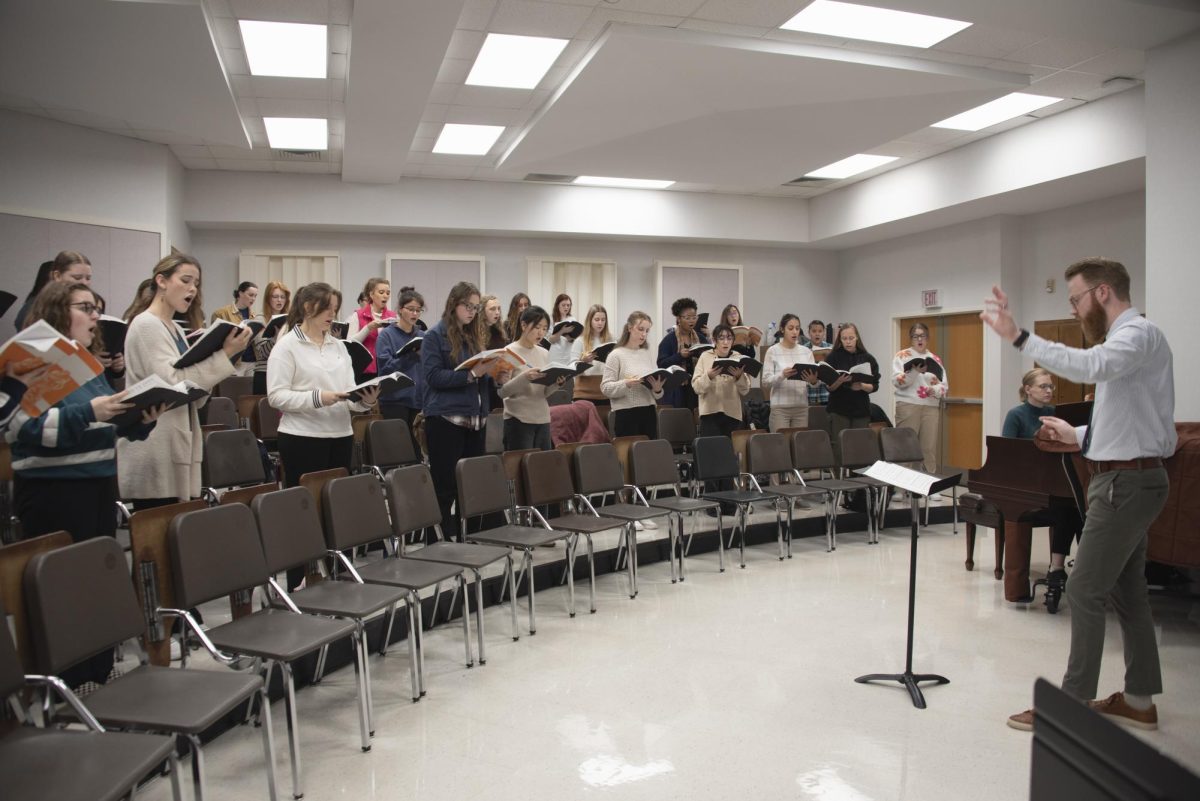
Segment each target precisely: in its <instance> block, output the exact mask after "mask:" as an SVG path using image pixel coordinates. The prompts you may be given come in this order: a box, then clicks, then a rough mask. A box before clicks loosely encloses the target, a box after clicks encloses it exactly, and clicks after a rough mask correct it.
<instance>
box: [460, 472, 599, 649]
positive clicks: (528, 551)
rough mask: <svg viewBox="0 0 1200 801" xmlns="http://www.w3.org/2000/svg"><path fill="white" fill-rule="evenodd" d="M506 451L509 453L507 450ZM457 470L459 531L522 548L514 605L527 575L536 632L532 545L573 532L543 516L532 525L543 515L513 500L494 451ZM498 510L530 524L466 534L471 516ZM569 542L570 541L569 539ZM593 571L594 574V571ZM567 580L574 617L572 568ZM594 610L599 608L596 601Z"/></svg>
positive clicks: (532, 626) (532, 629) (531, 620)
mask: <svg viewBox="0 0 1200 801" xmlns="http://www.w3.org/2000/svg"><path fill="white" fill-rule="evenodd" d="M505 455H506V456H507V455H508V454H505ZM454 471H455V477H456V478H457V479H458V510H459V514H458V516H459V521H460V524H459V525H460V526H461V528H462V530H461V532H460V533H461V536H462V537H463V539H464V540H466V541H467V542H478V543H482V544H484V545H496V546H499V547H501V548H508V549H510V550H514V551H515V550H518V549H519V550H520V551H521V575H520V576H519V577H518V578H517V579H516V580H515V581H513V582H512V583H511V584H510V588H511V592H512V602H513V604H514V608H515V605H516V602H517V596H516V592H517V588H518V587H520V585H521V579H522V578H524V577H525V576H528V577H529V633H530V635H533V634H537V617H536V613H535V611H534V608H535V603H534V600H533V596H534V595H535V592H534V585H533V549H534V548H537V547H538V546H540V545H553V544H554V543H556V542H558V541H559V540H570V538H571V537H572V536H573V535H572V534H571V533H570V532H567V531H558V530H555V529H552V528H550V526H549V525H548V524H545V521H544V519H542V520H541V522H542V525H533V522H532V521H533V519H534V518H539V519H541V515H540V514H539V513H538V512H537V510H536V509H534V508H532V507H530V506H525V505H523V504H518V503H517V502H515V501H514V500H513V497H514V496H513V493H514V490H513V489H512V488H511V485H510V482H509V479H508V476H507V475H506V473H505V470H504V464H503V462H502V461H501V459H500V457H498V456H496V455H494V454H492V455H489V456H475V457H472V458H469V459H459V460H458V464H457V465H455V467H454ZM497 512H505V513H508V514H511V515H513V516H514V517H515V518H517V519H518V521H519V519H520V517H521V516H525V517H526V522H527V525H517V524H514V523H512V522H509V523H506V524H505V525H502V526H497V527H495V528H490V529H487V530H486V531H479V532H476V533H474V534H467V520H469V519H470V518H472V517H481V516H485V515H492V514H495V513H497ZM568 545H570V543H569V542H568ZM568 561H570V560H568ZM510 571H511V568H510ZM510 575H511V572H510ZM593 575H595V573H594V572H593ZM567 581H568V584H569V586H570V589H569V596H570V601H569V608H568V613H569V614H570V615H571V617H575V578H574V575H573V574H572V572H571V571H570V570H568V571H567ZM501 599H503V593H501ZM592 611H593V612H594V611H596V610H595V605H594V604H593V609H592Z"/></svg>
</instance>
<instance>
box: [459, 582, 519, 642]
mask: <svg viewBox="0 0 1200 801" xmlns="http://www.w3.org/2000/svg"><path fill="white" fill-rule="evenodd" d="M471 572H472V573H473V574H474V575H475V637H476V639H477V640H478V641H479V664H481V665H486V664H487V654H486V653H485V652H484V650H483V577H482V576H480V575H479V571H478V570H472V571H471ZM466 593H467V588H466V587H465V586H464V587H463V595H464V596H465V595H466ZM466 613H467V610H466V608H465V607H464V608H463V614H464V615H465V614H466ZM513 630H514V631H516V627H515V626H514V627H513Z"/></svg>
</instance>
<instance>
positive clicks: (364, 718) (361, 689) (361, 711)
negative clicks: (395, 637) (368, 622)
mask: <svg viewBox="0 0 1200 801" xmlns="http://www.w3.org/2000/svg"><path fill="white" fill-rule="evenodd" d="M350 639H351V640H352V644H353V647H354V694H355V695H357V696H358V737H359V747H360V748H362V750H363V751H364V752H365V751H370V750H371V732H370V729H371V725H370V722H369V720H370V717H371V713H370V711H369V709H368V707H369V704H370V702H369V701H368V700H367V685H366V666H367V663H366V659H364V658H363V652H364V648H363V640H362V632H361V631H355V632H354V634H352V635H350Z"/></svg>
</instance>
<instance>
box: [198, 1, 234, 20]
mask: <svg viewBox="0 0 1200 801" xmlns="http://www.w3.org/2000/svg"><path fill="white" fill-rule="evenodd" d="M204 7H205V8H206V9H208V13H209V15H210V16H213V17H232V16H233V9H232V8H230V6H229V0H204Z"/></svg>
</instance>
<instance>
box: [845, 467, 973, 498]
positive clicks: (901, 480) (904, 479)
mask: <svg viewBox="0 0 1200 801" xmlns="http://www.w3.org/2000/svg"><path fill="white" fill-rule="evenodd" d="M854 472H856V473H861V474H862V475H864V476H867V477H868V478H874V479H877V480H878V481H883V482H886V483H888V484H891V485H892V486H893V487H896V488H897V489H902V490H905V491H907V492H912V493H915V494H917V495H930V494H932V493H935V492H941V491H942V490H944V489H949V488H950V487H953V486H955V485H956V484H958V482H959V479H961V478H962V476H961V475H953V476H935V475H931V474H929V473H925V472H922V471H920V470H913V469H912V468H908V467H904V466H902V465H898V464H895V463H893V462H884V461H878V462H876V463H875V464H873V465H871V466H870V467H863V468H860V469H858V470H855V471H854Z"/></svg>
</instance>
